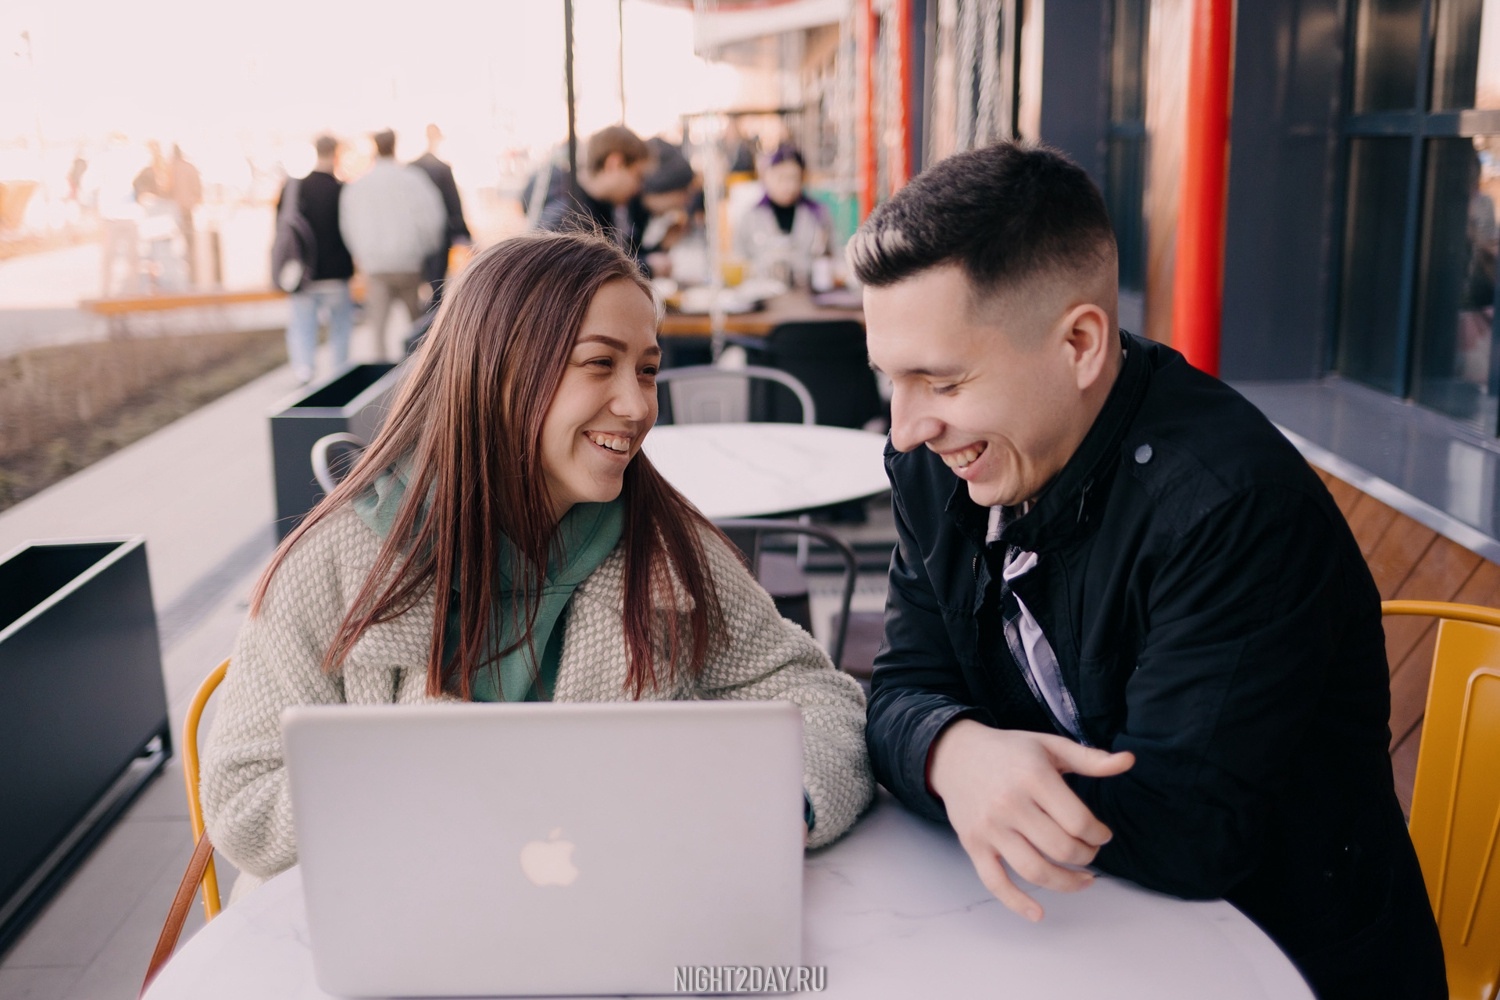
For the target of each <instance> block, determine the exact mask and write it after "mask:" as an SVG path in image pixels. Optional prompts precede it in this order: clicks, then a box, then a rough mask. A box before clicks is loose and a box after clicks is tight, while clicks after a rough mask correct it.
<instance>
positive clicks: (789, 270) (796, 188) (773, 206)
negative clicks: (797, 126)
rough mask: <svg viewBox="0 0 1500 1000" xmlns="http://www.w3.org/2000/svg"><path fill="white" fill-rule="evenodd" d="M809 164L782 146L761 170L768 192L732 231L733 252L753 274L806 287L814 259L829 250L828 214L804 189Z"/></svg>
mask: <svg viewBox="0 0 1500 1000" xmlns="http://www.w3.org/2000/svg"><path fill="white" fill-rule="evenodd" d="M806 170H807V166H806V164H805V163H804V162H803V159H802V153H801V152H799V151H798V149H797V147H796V146H792V145H785V144H784V145H781V146H778V147H777V148H776V151H775V152H773V153H772V154H771V155H770V157H769V158H768V159H767V160H766V165H765V166H764V167H763V168H762V169H761V172H760V179H761V183H762V184H764V185H765V189H766V194H765V197H763V198H761V200H760V201H759V202H757V203H756V204H754V205H752V206H751V207H750V209H749V210H748V211H746V212H745V214H744V215H742V216H741V217H740V220H739V223H738V224H737V225H736V226H735V230H734V247H735V253H736V254H738V255H739V256H740V257H741V258H742V259H744V260H746V261H748V262H749V264H750V270H751V273H752V274H755V275H757V276H759V277H771V278H779V279H781V280H783V281H786V282H787V283H788V284H793V285H806V284H807V283H808V281H809V278H810V272H811V269H812V262H813V261H814V260H815V259H817V258H819V257H826V256H828V254H829V252H830V241H831V240H832V225H831V222H830V220H829V218H828V212H827V210H826V209H824V208H823V206H822V205H820V204H818V203H817V202H815V201H813V200H812V199H811V198H809V197H808V196H807V194H806V192H805V191H804V190H803V188H802V183H803V181H804V179H805V174H806Z"/></svg>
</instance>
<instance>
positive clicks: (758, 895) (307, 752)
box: [282, 702, 804, 996]
mask: <svg viewBox="0 0 1500 1000" xmlns="http://www.w3.org/2000/svg"><path fill="white" fill-rule="evenodd" d="M282 730H283V736H284V740H285V747H286V763H287V769H288V773H289V777H290V780H291V795H292V814H293V822H294V825H295V827H296V831H297V843H298V855H299V859H300V863H301V866H302V880H303V885H304V887H305V892H306V897H307V921H308V932H309V935H310V937H311V945H312V952H313V963H314V968H315V972H316V976H317V981H318V985H319V986H321V987H322V988H323V989H324V990H327V991H328V992H330V993H335V994H339V995H343V996H479V995H489V996H496V995H498V996H513V995H529V996H535V995H555V994H600V993H612V994H617V995H618V994H643V993H655V994H662V993H671V992H673V989H674V986H676V985H677V984H679V983H681V982H682V981H683V980H682V978H681V977H682V976H683V970H684V969H691V968H692V967H702V966H760V967H764V966H795V965H798V964H800V961H801V954H802V845H803V835H802V831H803V828H804V824H803V819H802V817H803V798H802V716H801V713H800V712H799V711H798V709H797V707H796V706H795V705H792V704H790V703H786V702H671V703H653V704H636V703H627V704H601V705H557V704H548V705H424V706H389V707H355V706H317V707H299V708H293V709H289V710H288V711H287V712H286V714H285V716H284V718H283V720H282ZM690 974H691V973H689V975H690ZM689 981H691V980H689Z"/></svg>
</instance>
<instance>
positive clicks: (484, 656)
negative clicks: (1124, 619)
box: [250, 233, 723, 700]
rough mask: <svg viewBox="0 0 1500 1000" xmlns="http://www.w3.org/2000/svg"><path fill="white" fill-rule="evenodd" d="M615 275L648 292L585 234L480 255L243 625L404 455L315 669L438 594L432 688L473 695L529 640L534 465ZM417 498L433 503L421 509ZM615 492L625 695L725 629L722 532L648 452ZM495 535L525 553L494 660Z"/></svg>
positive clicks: (540, 568) (543, 499)
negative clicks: (312, 537)
mask: <svg viewBox="0 0 1500 1000" xmlns="http://www.w3.org/2000/svg"><path fill="white" fill-rule="evenodd" d="M620 279H624V280H627V281H631V282H634V283H635V284H636V285H637V287H639V288H640V289H641V290H642V292H643V293H644V294H645V295H647V296H650V294H651V290H650V286H649V285H648V284H647V283H646V282H645V280H644V279H643V278H642V277H641V273H640V270H639V268H638V267H637V266H636V264H635V262H634V261H632V260H631V259H630V258H629V257H627V256H625V254H624V253H622V252H621V251H620V249H619V248H618V247H616V246H615V245H614V244H613V243H612V242H610V241H609V240H608V239H605V238H603V237H601V236H598V235H594V234H573V233H570V234H553V233H548V234H531V235H527V236H521V237H517V238H515V239H512V240H508V241H506V242H504V243H501V244H499V245H497V246H495V247H492V248H491V249H490V250H488V251H486V252H484V253H482V254H479V255H477V256H476V257H475V258H474V259H473V260H472V261H471V262H470V264H469V266H468V267H467V268H466V269H465V271H464V273H463V275H462V276H461V277H459V279H458V280H457V281H456V282H454V284H453V286H452V287H451V288H450V289H449V291H448V294H447V295H446V296H445V297H444V301H443V304H442V307H441V309H440V310H439V312H438V315H437V317H436V319H435V320H434V321H433V324H432V329H431V330H430V332H429V333H428V335H427V338H426V340H425V341H424V343H423V345H422V347H421V348H419V350H418V351H417V353H416V354H415V355H414V356H413V357H412V358H411V360H410V361H409V362H408V365H409V366H410V367H411V371H410V372H409V373H408V374H407V375H406V377H405V379H404V380H403V383H402V386H401V388H400V390H399V393H398V395H397V398H396V401H395V404H394V406H393V408H392V410H391V413H390V414H389V416H388V417H387V418H386V421H385V424H384V426H383V427H382V429H381V431H380V433H379V435H377V436H376V438H375V440H374V441H372V442H371V443H370V445H369V447H368V448H366V449H365V452H364V454H363V455H362V456H361V457H360V460H359V462H358V463H357V464H356V465H355V466H354V468H353V469H351V470H350V472H349V475H348V476H347V477H346V478H345V479H344V481H343V482H342V483H340V484H339V486H338V487H337V488H336V489H335V490H334V491H333V492H332V493H330V494H328V496H327V497H325V498H324V499H323V501H322V502H321V503H319V504H318V505H317V506H316V507H314V508H313V510H312V511H311V512H309V513H308V515H307V516H306V517H305V518H304V519H303V521H302V523H301V524H299V525H298V526H297V527H296V528H295V529H294V530H293V531H292V532H291V533H290V534H288V535H287V537H286V539H285V540H284V541H283V542H282V543H281V546H280V547H279V548H278V549H277V550H276V553H275V555H274V556H273V557H272V558H271V562H270V565H268V566H267V567H266V570H265V572H264V573H263V574H262V575H261V577H260V580H259V581H258V582H257V583H256V586H255V590H254V592H253V593H252V595H251V601H250V614H251V615H252V616H254V615H256V614H258V613H259V611H260V607H261V603H262V601H263V600H264V599H265V595H266V591H267V589H268V588H269V586H270V584H271V580H272V578H273V577H274V576H275V575H276V572H277V570H278V569H279V568H280V566H281V564H282V562H283V561H284V560H285V559H286V556H287V552H288V551H289V550H290V549H291V548H292V547H293V546H295V545H296V544H297V543H298V542H299V541H300V540H301V538H302V537H303V536H304V535H306V534H307V533H308V532H309V531H311V530H313V529H314V528H315V527H316V526H317V524H318V523H319V522H320V521H322V520H324V519H325V518H326V517H328V516H329V515H330V514H331V513H333V512H334V511H335V510H338V509H339V508H341V507H343V506H344V505H346V504H348V503H349V502H350V501H352V500H353V499H354V498H355V497H357V496H359V495H360V494H361V493H363V492H364V491H366V490H368V489H370V488H371V487H372V486H373V485H374V483H375V480H376V479H377V478H379V476H380V475H381V474H382V473H384V472H385V471H386V470H387V469H389V468H390V467H391V466H392V465H395V464H396V463H397V462H399V461H401V460H402V459H404V458H406V457H407V456H410V459H411V463H410V480H409V482H408V483H407V486H406V492H405V495H404V497H403V499H402V502H401V504H400V507H399V509H398V511H397V514H396V519H395V523H394V525H393V526H392V528H391V531H390V534H389V535H388V536H387V537H386V538H385V540H384V542H383V544H382V545H381V547H380V551H379V554H378V555H377V557H376V559H375V563H374V565H373V566H372V567H371V569H370V572H369V574H368V576H367V577H366V579H365V581H364V584H363V586H362V587H361V589H360V591H359V593H358V595H357V596H356V597H355V599H354V602H353V604H352V605H351V606H350V608H349V609H348V611H347V612H346V614H345V616H344V619H343V622H342V623H341V624H340V625H339V627H338V630H337V631H336V632H335V634H334V636H333V640H332V642H331V643H330V645H329V647H328V649H327V650H326V651H325V653H324V655H323V669H324V670H327V671H330V672H333V671H336V670H338V669H339V668H340V667H341V666H342V665H343V663H344V661H345V660H346V659H347V658H348V656H349V652H350V650H351V649H353V647H354V645H355V643H356V642H358V640H359V638H360V636H361V635H363V634H364V632H365V631H366V630H367V629H368V628H370V626H372V625H374V624H377V623H380V622H388V621H391V620H392V619H394V618H396V617H398V616H400V615H402V614H404V613H406V612H407V611H410V610H411V609H412V607H414V606H415V605H416V604H417V603H418V602H419V601H420V600H421V599H422V597H423V596H424V595H425V594H426V593H428V592H429V590H432V589H433V588H437V592H438V593H437V598H438V599H437V601H436V604H435V607H434V610H433V620H432V638H431V641H430V643H429V645H428V657H427V691H428V693H429V694H432V695H437V694H441V693H443V692H450V693H456V694H458V695H459V696H460V697H461V698H464V699H465V700H467V699H468V698H470V697H471V694H472V691H473V686H474V678H475V675H476V673H477V672H478V671H479V670H481V669H483V668H484V667H485V666H487V665H488V664H490V663H492V662H494V661H495V660H497V659H498V658H499V657H500V656H502V655H504V654H505V653H507V652H510V651H511V650H514V649H515V648H517V647H518V646H520V645H521V644H523V643H530V642H531V632H532V627H533V625H534V622H535V620H536V612H537V602H538V595H539V592H540V590H541V585H542V581H543V575H544V573H545V567H546V565H547V557H548V553H549V551H550V550H551V548H552V546H553V544H554V535H555V532H556V524H555V523H554V521H553V513H552V505H551V501H550V500H549V498H548V496H547V491H546V485H545V477H544V476H543V475H542V471H541V465H540V463H541V436H542V422H543V421H544V420H545V419H546V416H547V410H548V409H549V407H550V406H551V403H552V397H553V395H554V393H555V392H556V391H557V386H558V383H559V382H560V381H561V379H562V374H563V371H564V369H565V368H566V365H567V362H568V358H569V356H570V355H571V353H572V350H573V342H574V340H575V339H577V336H578V330H579V328H580V327H581V326H582V325H583V318H584V314H585V313H586V312H587V311H588V307H589V304H590V303H591V302H592V301H593V298H594V294H595V293H596V292H597V291H598V290H599V289H600V288H601V287H603V286H604V285H605V284H606V283H607V282H610V281H616V280H620ZM429 495H430V496H431V503H430V504H428V503H424V500H425V499H426V498H427V497H428V496H429ZM621 495H622V497H623V500H624V508H625V523H624V529H623V534H622V537H621V544H622V545H623V546H624V550H625V607H624V609H623V617H624V632H625V634H624V641H625V647H626V651H627V655H628V662H629V671H628V673H627V677H626V687H627V689H628V690H629V691H630V692H631V693H632V695H633V696H634V697H637V698H639V697H640V696H641V694H642V693H644V691H645V690H646V689H647V688H659V687H662V686H664V685H666V684H667V683H669V682H670V681H671V680H672V679H673V678H674V677H676V676H677V674H678V671H681V670H686V671H687V674H688V676H696V675H697V674H698V672H699V671H700V670H701V669H702V668H703V663H704V661H705V659H706V658H707V656H708V652H709V646H710V640H711V637H712V636H713V635H715V634H717V633H718V632H719V631H720V626H721V625H722V620H723V619H722V614H721V610H720V606H719V602H718V596H717V593H716V591H715V588H714V583H713V577H712V575H711V573H710V571H709V568H708V563H707V557H706V554H705V551H704V547H703V541H702V538H703V535H702V534H701V532H702V531H703V529H705V528H706V529H707V530H708V532H709V533H710V534H716V533H717V532H716V529H714V528H713V527H712V526H711V525H710V524H709V522H708V521H707V520H706V519H705V518H704V517H703V515H702V514H701V513H699V512H698V510H697V508H695V507H694V506H693V505H692V504H691V503H689V502H688V500H687V499H686V498H685V497H683V496H682V494H680V493H678V492H677V491H676V490H675V489H673V488H672V487H671V486H670V485H669V484H668V483H667V481H666V480H665V479H663V478H662V476H661V474H660V473H659V472H657V471H656V469H655V468H653V467H652V465H651V463H650V462H649V461H648V460H647V458H646V456H645V454H644V453H638V454H637V455H636V456H635V458H634V460H632V461H631V463H630V465H629V466H627V468H626V470H625V480H624V489H623V491H622V494H621ZM502 536H503V538H505V539H509V541H510V542H511V544H512V545H514V546H515V549H516V552H517V554H518V555H519V556H520V557H521V565H520V566H517V567H513V570H514V571H515V576H516V580H515V582H516V584H517V586H518V587H520V588H521V589H522V590H523V591H524V594H525V597H524V598H523V599H522V600H521V601H520V602H519V604H517V602H514V601H511V602H510V604H511V607H510V613H511V615H512V617H513V620H514V621H515V622H516V623H517V625H518V626H519V627H518V628H517V629H516V631H515V633H514V634H517V635H520V636H521V638H520V639H518V640H517V641H516V642H514V643H512V644H511V645H510V646H508V647H506V648H500V639H499V636H498V635H495V634H493V632H494V630H493V629H492V628H491V624H492V622H495V621H497V620H498V619H497V618H496V617H495V615H494V609H495V608H496V607H497V603H498V602H499V601H500V600H501V598H502V595H501V593H500V590H499V581H498V578H497V572H498V568H499V565H500V558H501V551H502ZM450 581H452V582H454V583H456V585H457V588H458V591H457V601H458V633H459V634H458V636H457V643H456V652H455V654H454V655H453V656H452V658H451V659H449V660H448V661H447V662H445V661H444V657H443V652H444V644H445V640H446V638H447V637H446V631H447V613H448V609H449V601H448V600H446V599H445V596H446V595H447V594H448V593H449V586H450ZM674 583H675V585H676V586H677V587H680V588H681V590H682V591H685V592H686V593H687V594H688V595H690V596H691V607H690V608H681V609H677V610H675V611H674V610H672V608H673V601H672V600H671V599H670V597H669V596H668V595H670V594H672V593H673V591H674ZM503 596H505V597H506V598H507V599H508V598H510V597H512V596H513V595H510V594H507V595H503ZM663 598H666V599H665V600H663ZM663 612H665V616H663ZM684 625H686V626H687V629H686V636H685V635H684V629H683V626H684ZM533 659H535V658H533Z"/></svg>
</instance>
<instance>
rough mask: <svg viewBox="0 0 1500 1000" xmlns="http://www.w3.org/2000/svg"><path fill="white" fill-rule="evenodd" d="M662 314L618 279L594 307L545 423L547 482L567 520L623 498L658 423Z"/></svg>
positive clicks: (555, 508) (603, 291)
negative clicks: (577, 510) (576, 509)
mask: <svg viewBox="0 0 1500 1000" xmlns="http://www.w3.org/2000/svg"><path fill="white" fill-rule="evenodd" d="M660 363H661V348H660V347H658V346H657V344H656V310H655V309H654V308H653V306H652V304H651V300H650V299H649V298H647V297H646V293H645V292H643V291H641V289H640V288H639V287H637V286H636V284H635V283H634V282H632V281H628V280H626V279H624V278H618V279H616V280H614V281H611V282H609V283H608V284H606V285H604V286H603V287H602V288H600V289H599V291H598V292H597V293H595V295H594V301H593V302H590V303H589V309H588V312H587V313H586V314H585V315H584V317H583V326H581V327H580V328H579V330H578V339H577V340H575V341H574V342H573V353H572V354H571V355H570V356H569V358H568V364H567V367H566V368H565V369H563V376H562V381H560V382H559V383H558V384H557V392H556V393H555V394H554V395H553V397H552V403H551V405H550V406H548V407H547V416H546V417H545V419H544V420H543V421H542V475H543V476H544V477H545V482H546V484H547V492H548V494H549V496H550V497H551V499H552V506H553V511H554V513H555V515H556V516H557V517H558V518H559V519H561V518H562V516H563V515H564V514H566V513H567V512H568V509H569V508H570V507H572V506H573V505H574V504H575V503H604V502H606V501H609V500H613V499H614V498H615V497H617V496H619V495H620V490H621V488H623V486H624V479H625V467H626V466H627V465H629V464H630V460H631V459H633V458H634V457H635V455H636V452H638V451H640V450H641V442H642V441H643V440H644V439H645V437H646V432H647V431H649V430H650V429H651V426H652V425H653V424H655V423H656V369H657V366H658V365H660Z"/></svg>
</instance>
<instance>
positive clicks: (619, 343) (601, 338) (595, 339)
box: [574, 333, 661, 355]
mask: <svg viewBox="0 0 1500 1000" xmlns="http://www.w3.org/2000/svg"><path fill="white" fill-rule="evenodd" d="M574 344H575V345H576V344H603V345H604V346H605V347H608V348H611V349H613V350H616V351H619V352H620V353H621V354H626V353H628V352H629V351H630V345H629V344H627V343H625V341H623V340H617V339H615V338H614V337H609V336H605V335H604V334H602V333H591V334H589V335H588V336H581V337H579V338H578V339H577V340H576V341H574ZM643 353H645V354H651V355H660V354H661V347H660V346H658V345H656V344H652V345H651V346H650V347H648V348H646V350H645V351H644V352H643Z"/></svg>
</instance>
